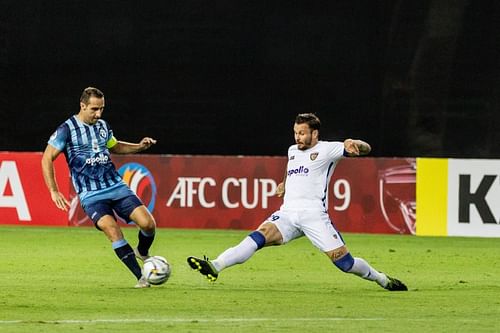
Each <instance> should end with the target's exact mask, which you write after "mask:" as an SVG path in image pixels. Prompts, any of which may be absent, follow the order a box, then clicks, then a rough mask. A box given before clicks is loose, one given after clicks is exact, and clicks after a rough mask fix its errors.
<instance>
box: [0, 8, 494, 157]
mask: <svg viewBox="0 0 500 333" xmlns="http://www.w3.org/2000/svg"><path fill="white" fill-rule="evenodd" d="M0 4H1V7H2V8H1V11H0V70H1V87H0V88H1V89H0V90H1V91H0V99H1V100H0V101H1V103H0V133H1V134H0V150H5V151H42V150H43V149H44V148H45V145H46V142H47V139H48V137H49V136H50V134H51V133H52V132H53V131H54V130H55V128H56V127H57V126H58V125H59V124H60V123H61V122H63V121H64V120H65V119H67V118H68V117H69V116H71V115H72V114H74V113H77V112H78V110H79V97H80V94H81V91H82V90H83V89H84V88H85V87H87V86H95V87H98V88H99V89H101V90H102V91H103V92H104V93H105V95H106V111H105V113H104V118H105V119H106V120H108V122H109V123H110V124H111V126H112V128H113V130H114V132H115V136H116V137H117V138H118V139H121V140H125V141H134V142H135V141H138V140H140V139H141V138H142V137H143V136H152V137H154V138H156V139H158V144H157V145H156V146H154V147H153V148H152V149H151V150H149V151H148V152H149V153H156V154H223V155H240V154H241V155H285V154H286V150H287V148H288V145H289V144H291V143H293V132H292V126H293V120H294V118H295V116H296V114H298V113H302V112H314V113H316V114H317V115H318V116H319V117H320V118H321V120H322V123H323V127H322V130H321V136H322V138H324V139H328V140H343V139H345V138H348V137H355V138H362V139H365V140H366V141H368V142H370V143H371V144H372V146H373V155H374V156H413V157H417V156H440V157H488V158H495V157H500V145H499V143H500V140H499V139H500V135H499V134H498V129H499V128H500V126H499V125H500V115H499V110H498V108H499V100H498V98H499V97H498V96H499V95H500V94H499V93H500V91H499V90H500V89H499V88H500V66H499V65H500V54H499V53H500V52H499V50H500V49H499V46H498V45H499V42H498V40H499V38H498V36H500V34H499V32H500V29H499V28H500V19H499V17H500V5H499V4H497V2H496V1H465V0H462V1H460V0H455V1H451V0H450V1H448V0H441V1H425V0H423V1H382V0H381V1H328V2H322V1H286V2H285V1H268V2H259V1H257V2H256V1H176V2H173V1H156V0H154V1H141V2H139V1H98V2H92V1H90V2H88V1H41V0H33V1H29V2H28V1H12V0H2V1H1V2H0Z"/></svg>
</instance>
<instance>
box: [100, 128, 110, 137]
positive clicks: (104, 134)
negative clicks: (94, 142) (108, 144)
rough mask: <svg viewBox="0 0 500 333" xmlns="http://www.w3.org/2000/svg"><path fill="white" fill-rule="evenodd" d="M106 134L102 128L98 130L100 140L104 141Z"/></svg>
mask: <svg viewBox="0 0 500 333" xmlns="http://www.w3.org/2000/svg"><path fill="white" fill-rule="evenodd" d="M107 134H108V133H107V132H106V130H105V129H104V128H101V129H100V130H99V136H100V137H101V138H103V139H106V137H107Z"/></svg>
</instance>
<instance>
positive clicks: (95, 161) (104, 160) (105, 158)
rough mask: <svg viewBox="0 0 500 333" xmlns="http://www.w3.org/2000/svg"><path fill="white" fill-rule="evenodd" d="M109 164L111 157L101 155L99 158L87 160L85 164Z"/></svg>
mask: <svg viewBox="0 0 500 333" xmlns="http://www.w3.org/2000/svg"><path fill="white" fill-rule="evenodd" d="M108 162H109V156H108V155H104V154H103V153H100V154H99V155H97V156H93V157H89V158H87V159H86V160H85V164H88V165H91V166H95V165H96V164H107V163H108Z"/></svg>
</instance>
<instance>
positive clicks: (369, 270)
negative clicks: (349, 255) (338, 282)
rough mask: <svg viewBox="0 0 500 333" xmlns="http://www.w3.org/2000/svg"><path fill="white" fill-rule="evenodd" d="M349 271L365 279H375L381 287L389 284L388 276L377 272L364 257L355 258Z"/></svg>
mask: <svg viewBox="0 0 500 333" xmlns="http://www.w3.org/2000/svg"><path fill="white" fill-rule="evenodd" d="M348 273H352V274H355V275H357V276H359V277H362V278H363V279H366V280H370V281H375V282H377V283H378V284H379V285H380V286H381V287H385V286H386V285H387V282H388V280H387V276H386V275H385V274H384V273H380V272H377V271H376V270H375V269H374V268H373V267H371V266H370V265H369V264H368V263H367V262H366V261H365V260H364V259H363V258H354V265H352V268H351V269H350V270H349V272H348Z"/></svg>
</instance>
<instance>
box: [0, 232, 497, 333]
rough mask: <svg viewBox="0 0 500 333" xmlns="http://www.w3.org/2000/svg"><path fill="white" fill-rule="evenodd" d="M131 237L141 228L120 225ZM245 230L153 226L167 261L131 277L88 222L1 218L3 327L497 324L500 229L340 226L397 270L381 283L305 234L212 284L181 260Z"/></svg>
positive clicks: (288, 328)
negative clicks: (496, 233) (450, 232)
mask: <svg viewBox="0 0 500 333" xmlns="http://www.w3.org/2000/svg"><path fill="white" fill-rule="evenodd" d="M125 233H126V236H127V239H128V240H129V242H130V243H131V244H132V245H133V246H134V245H135V244H136V238H137V235H136V234H137V232H136V230H135V229H133V228H127V229H126V230H125ZM247 233H248V232H245V231H231V230H180V229H160V230H158V232H157V238H156V241H155V243H154V245H153V248H152V252H153V254H158V255H162V256H165V257H166V258H167V259H168V260H169V261H170V263H171V265H172V267H173V274H172V276H171V278H170V280H169V281H168V282H167V283H166V284H164V285H162V286H159V287H153V288H149V289H140V290H136V289H133V285H134V284H135V280H134V278H133V276H132V274H130V273H129V272H128V271H127V270H126V268H125V266H124V265H123V264H122V263H121V262H120V261H119V260H118V259H117V258H116V256H115V254H114V252H113V251H112V250H111V246H110V244H109V242H108V241H107V239H106V238H105V237H104V235H102V234H101V233H100V232H98V231H97V230H95V229H93V228H55V227H49V228H43V227H13V226H3V227H0V249H1V251H0V253H1V254H0V258H1V259H0V281H1V282H0V284H1V286H0V332H9V333H10V332H13V333H15V332H123V333H125V332H134V333H137V332H160V331H161V332H218V333H219V332H220V333H222V332H231V333H236V332H498V331H500V319H499V318H500V264H498V262H499V260H500V246H499V242H500V240H498V239H488V238H439V237H412V236H399V235H361V234H344V235H343V236H344V239H345V240H346V242H347V246H348V247H349V249H350V250H351V252H352V253H353V255H354V256H360V257H363V258H365V259H366V260H368V261H369V262H370V263H371V264H372V265H373V266H374V267H375V268H377V269H379V270H381V271H383V272H387V273H388V274H390V275H393V276H395V277H398V278H400V279H401V280H403V281H404V282H405V283H406V284H407V285H408V287H409V289H410V290H409V291H408V292H388V291H385V290H383V289H381V288H380V287H378V286H377V285H376V284H375V283H371V282H368V281H365V280H362V279H360V278H357V277H355V276H352V275H350V274H344V273H342V272H340V271H339V270H338V269H337V268H335V267H334V266H333V265H332V264H331V263H330V262H329V261H328V259H327V257H326V256H325V255H323V254H322V253H320V252H319V251H318V250H316V249H315V248H314V247H313V246H312V245H311V244H310V243H309V241H308V240H307V239H305V238H302V239H300V240H297V241H295V242H292V243H290V244H287V245H285V246H281V247H273V248H265V249H263V250H261V251H259V252H258V253H257V254H256V255H255V256H254V257H253V258H251V259H250V260H249V261H248V262H247V263H246V264H244V265H238V266H235V267H231V268H229V269H227V270H226V271H224V272H223V273H222V274H221V275H220V276H219V280H218V281H217V282H215V283H209V282H208V281H207V280H205V278H204V277H202V276H201V275H200V274H198V273H197V272H194V271H192V270H191V269H190V268H189V267H188V265H187V264H186V257H187V256H189V255H197V256H201V255H203V254H207V255H208V256H215V255H217V254H219V253H220V252H221V251H223V250H224V249H226V248H227V247H229V246H233V245H235V244H237V243H238V242H239V241H240V240H241V239H242V238H243V237H244V236H245V235H246V234H247Z"/></svg>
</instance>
